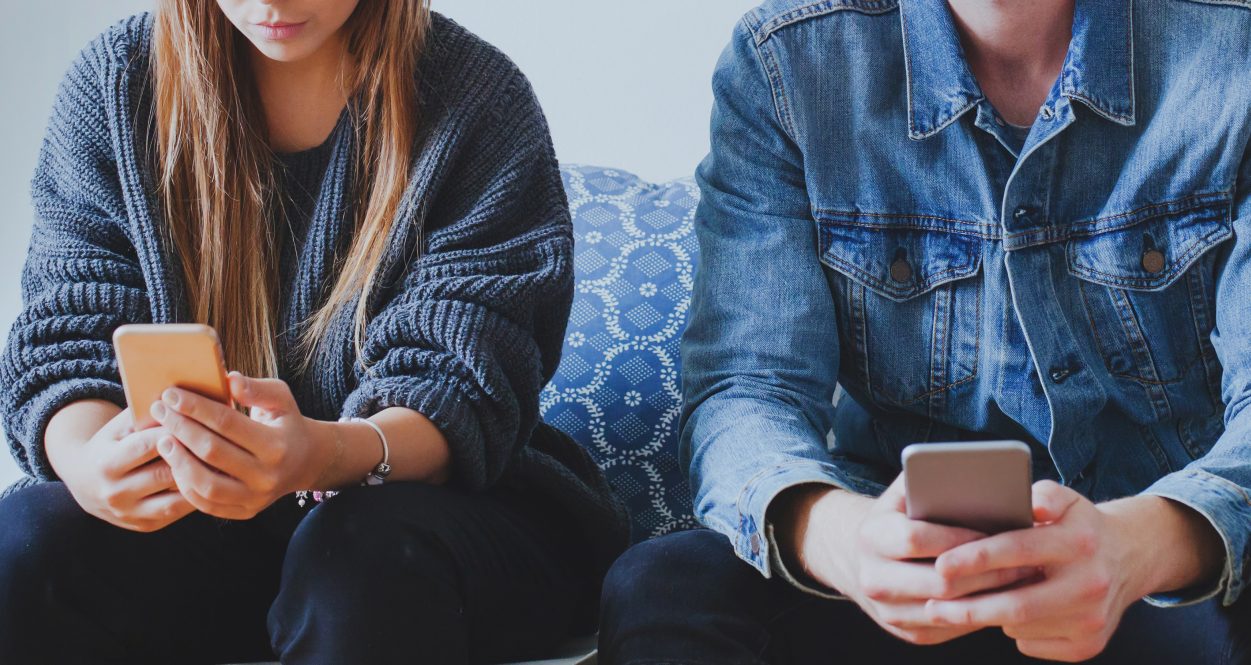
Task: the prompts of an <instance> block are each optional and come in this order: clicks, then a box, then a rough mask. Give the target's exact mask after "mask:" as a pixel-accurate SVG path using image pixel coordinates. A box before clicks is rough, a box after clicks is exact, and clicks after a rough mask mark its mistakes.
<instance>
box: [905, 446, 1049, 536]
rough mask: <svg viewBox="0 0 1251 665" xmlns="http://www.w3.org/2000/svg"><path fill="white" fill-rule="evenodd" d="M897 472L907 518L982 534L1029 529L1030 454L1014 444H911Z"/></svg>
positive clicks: (1032, 517) (1030, 513)
mask: <svg viewBox="0 0 1251 665" xmlns="http://www.w3.org/2000/svg"><path fill="white" fill-rule="evenodd" d="M903 469H904V470H903V473H904V489H905V493H906V495H907V496H906V501H907V510H908V517H909V518H911V519H914V520H924V521H926V522H935V523H938V524H947V525H950V526H962V527H966V528H969V529H974V530H976V531H981V532H983V533H988V534H989V533H999V532H1001V531H1011V530H1012V529H1024V528H1028V527H1031V526H1033V525H1034V511H1033V502H1032V501H1031V500H1030V494H1031V488H1030V475H1031V474H1030V450H1029V446H1027V445H1025V444H1024V443H1022V442H1020V441H978V442H975V443H914V444H912V445H910V446H908V447H907V448H904V451H903Z"/></svg>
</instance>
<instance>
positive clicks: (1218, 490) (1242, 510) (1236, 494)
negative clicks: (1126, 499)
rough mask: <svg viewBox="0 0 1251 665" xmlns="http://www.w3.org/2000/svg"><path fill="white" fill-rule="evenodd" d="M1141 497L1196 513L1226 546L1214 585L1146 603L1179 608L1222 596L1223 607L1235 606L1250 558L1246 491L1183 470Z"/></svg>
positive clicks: (1209, 475)
mask: <svg viewBox="0 0 1251 665" xmlns="http://www.w3.org/2000/svg"><path fill="white" fill-rule="evenodd" d="M1142 493H1143V494H1147V495H1152V496H1159V497H1163V498H1166V499H1171V500H1173V501H1176V502H1178V503H1180V504H1182V505H1184V506H1187V507H1189V508H1191V509H1192V510H1194V511H1195V512H1197V513H1199V514H1200V515H1202V516H1203V517H1204V518H1205V519H1206V520H1207V521H1208V523H1210V524H1211V525H1212V528H1214V529H1216V532H1217V533H1218V534H1220V537H1221V541H1222V543H1223V544H1224V546H1225V567H1224V570H1223V571H1222V572H1221V575H1220V578H1219V579H1218V580H1217V581H1216V583H1215V584H1212V585H1206V586H1201V587H1195V588H1191V589H1182V590H1180V591H1177V592H1172V593H1159V594H1152V595H1150V596H1147V597H1146V598H1145V600H1146V601H1147V602H1148V603H1150V604H1152V605H1155V606H1157V607H1181V606H1185V605H1194V604H1196V603H1202V602H1204V601H1206V600H1210V599H1212V598H1215V597H1217V596H1221V603H1222V604H1223V605H1226V606H1229V605H1232V604H1234V601H1236V600H1238V596H1239V595H1240V594H1241V593H1242V588H1243V573H1244V570H1245V566H1246V560H1247V559H1246V558H1247V556H1248V555H1249V554H1251V553H1249V552H1248V551H1247V546H1246V542H1247V533H1248V530H1249V529H1251V503H1248V500H1247V494H1246V491H1245V490H1244V489H1243V488H1242V487H1240V486H1238V485H1236V484H1234V483H1233V482H1232V481H1229V480H1226V479H1225V478H1222V477H1220V476H1217V475H1215V474H1212V473H1208V472H1206V471H1201V470H1197V469H1186V470H1182V471H1178V472H1176V473H1171V474H1169V475H1167V476H1164V477H1163V478H1161V479H1159V480H1158V481H1156V482H1155V483H1154V484H1153V485H1151V486H1150V487H1148V488H1147V489H1146V490H1144V491H1143V492H1142ZM1222 591H1223V592H1224V594H1223V595H1222Z"/></svg>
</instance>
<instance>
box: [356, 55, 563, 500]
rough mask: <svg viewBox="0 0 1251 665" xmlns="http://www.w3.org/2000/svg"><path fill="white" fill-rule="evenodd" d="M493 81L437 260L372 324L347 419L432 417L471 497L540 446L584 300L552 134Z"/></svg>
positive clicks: (431, 240)
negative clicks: (577, 305) (389, 413)
mask: <svg viewBox="0 0 1251 665" xmlns="http://www.w3.org/2000/svg"><path fill="white" fill-rule="evenodd" d="M477 64H478V65H480V66H485V65H489V64H490V62H489V61H488V62H487V63H477ZM492 74H493V75H497V74H498V75H499V76H503V77H505V80H504V81H503V82H502V84H501V85H499V86H498V87H496V89H495V91H494V92H493V93H491V94H490V99H487V100H483V101H482V104H481V109H480V110H477V111H474V110H472V109H471V110H470V111H469V113H470V115H473V116H476V117H475V119H474V120H473V121H472V122H471V124H469V125H467V126H465V127H464V128H463V129H464V133H463V134H462V139H463V142H462V143H461V144H460V145H458V147H457V148H456V149H455V153H456V154H455V155H454V156H453V157H451V161H450V163H449V164H448V165H447V166H449V167H450V168H448V169H447V175H446V177H445V178H443V179H442V183H443V185H442V187H441V188H440V190H439V192H438V194H437V196H436V200H435V201H434V202H433V203H432V204H431V206H430V208H429V212H428V214H427V215H426V218H425V222H424V234H425V243H424V251H422V252H420V253H419V255H418V257H417V258H416V259H414V260H413V261H412V263H411V264H410V265H409V266H408V267H407V270H406V272H405V274H404V275H405V276H404V278H403V283H402V286H401V288H400V289H399V291H398V293H397V294H396V295H395V296H394V297H393V298H392V299H391V300H390V302H389V303H388V304H387V305H386V306H385V307H384V308H383V309H382V310H381V312H380V313H379V314H378V315H377V316H375V317H374V318H373V319H372V321H371V322H370V324H369V326H368V328H367V330H366V332H367V335H366V337H367V341H366V347H365V353H364V355H365V358H364V359H365V361H366V363H367V364H368V366H369V369H368V371H361V372H360V373H359V374H358V380H359V384H358V386H357V387H356V389H355V390H354V392H353V393H352V394H351V395H350V396H349V397H348V399H347V402H346V404H345V406H344V412H345V414H347V415H367V414H370V413H374V412H377V411H379V410H381V409H384V408H387V407H391V406H402V407H407V408H411V409H413V410H415V411H417V412H419V413H421V414H423V415H425V416H426V417H427V418H429V419H431V420H432V421H433V422H434V424H435V425H437V426H438V427H439V429H440V430H441V431H442V433H443V434H444V436H445V437H446V438H447V440H448V442H449V444H450V446H451V450H452V458H453V459H452V464H453V470H452V472H453V478H454V481H455V482H457V483H458V484H462V485H463V486H465V487H468V488H471V489H483V488H486V487H490V486H491V485H493V484H494V483H495V482H496V481H497V480H498V479H499V478H500V476H501V475H502V474H503V473H504V472H505V471H506V470H507V468H508V465H509V463H510V462H511V461H512V460H513V459H514V458H515V456H516V455H517V454H518V452H519V451H520V450H521V449H522V447H523V446H525V445H526V443H527V442H528V441H529V439H530V437H531V434H532V432H533V431H534V428H535V426H536V424H537V423H538V421H539V408H538V406H539V392H540V390H541V389H542V387H543V385H544V384H546V383H547V381H548V380H549V379H550V378H551V375H552V373H553V372H554V371H555V368H556V364H557V362H558V361H559V355H560V348H561V339H562V337H563V336H564V331H565V324H566V320H567V318H568V313H569V307H570V303H571V301H572V297H573V263H572V261H573V254H572V252H573V240H572V226H571V223H570V219H569V211H568V202H567V200H566V198H565V194H564V189H563V187H562V186H561V181H560V174H559V171H558V168H557V163H556V159H555V155H554V153H553V151H552V147H551V138H550V136H549V134H548V129H547V124H546V121H545V120H544V118H543V115H542V112H541V111H540V110H539V107H538V104H537V102H536V100H535V98H534V94H533V92H532V91H531V89H530V86H529V84H528V82H527V81H526V80H525V79H524V78H523V77H522V76H521V75H520V73H518V72H516V71H515V69H512V68H507V69H504V71H502V72H499V71H498V70H496V71H493V72H492ZM430 152H431V151H427V153H428V154H430ZM434 152H437V151H434ZM419 168H420V167H419Z"/></svg>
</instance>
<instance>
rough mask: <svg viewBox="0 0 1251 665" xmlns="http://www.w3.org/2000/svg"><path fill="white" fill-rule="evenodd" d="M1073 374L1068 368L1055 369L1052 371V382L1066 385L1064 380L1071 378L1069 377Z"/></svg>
mask: <svg viewBox="0 0 1251 665" xmlns="http://www.w3.org/2000/svg"><path fill="white" fill-rule="evenodd" d="M1072 373H1073V371H1072V370H1070V369H1069V368H1067V367H1053V368H1052V369H1051V380H1052V381H1054V382H1056V383H1064V380H1065V379H1067V378H1069V375H1070V374H1072Z"/></svg>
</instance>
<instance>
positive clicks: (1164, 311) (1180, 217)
mask: <svg viewBox="0 0 1251 665" xmlns="http://www.w3.org/2000/svg"><path fill="white" fill-rule="evenodd" d="M1079 230H1080V229H1079ZM1232 236H1233V229H1232V227H1231V224H1230V207H1229V202H1228V201H1227V200H1224V199H1218V200H1215V201H1213V200H1212V199H1211V198H1210V197H1209V198H1207V199H1198V200H1196V201H1192V202H1190V203H1186V204H1182V205H1180V206H1176V207H1172V208H1171V209H1168V210H1166V211H1165V212H1159V213H1155V214H1149V215H1145V216H1143V217H1142V218H1140V219H1131V220H1128V221H1127V223H1126V224H1124V225H1116V226H1113V227H1112V228H1110V229H1109V230H1103V231H1093V232H1092V233H1091V235H1088V236H1084V237H1080V236H1079V237H1076V238H1073V239H1071V240H1070V241H1069V243H1068V248H1067V252H1066V258H1067V262H1068V271H1069V274H1071V275H1072V276H1074V277H1077V278H1078V279H1077V287H1078V289H1079V290H1080V294H1081V301H1082V304H1083V305H1084V307H1085V309H1086V315H1087V317H1086V318H1087V321H1088V323H1089V325H1090V331H1091V335H1092V336H1093V338H1094V341H1095V344H1096V346H1097V347H1098V349H1099V353H1100V355H1101V356H1102V358H1103V360H1104V362H1105V363H1106V365H1107V370H1108V371H1109V372H1110V373H1111V374H1112V375H1113V376H1114V377H1116V378H1118V379H1122V380H1126V381H1130V382H1133V383H1137V384H1139V385H1141V386H1143V387H1146V388H1147V389H1148V392H1149V393H1153V394H1154V395H1153V397H1154V401H1157V402H1158V403H1159V404H1161V405H1167V404H1168V400H1167V398H1166V396H1165V394H1164V389H1165V388H1166V387H1167V386H1169V385H1171V384H1176V383H1180V382H1182V381H1183V380H1184V379H1186V378H1187V376H1188V375H1189V374H1190V372H1191V370H1192V369H1199V368H1203V367H1206V368H1207V369H1208V375H1209V376H1208V381H1209V383H1210V384H1212V385H1210V386H1209V388H1210V389H1213V390H1219V388H1218V387H1217V386H1216V385H1215V383H1216V382H1217V381H1218V380H1219V377H1218V376H1216V375H1217V374H1218V373H1219V371H1218V370H1216V369H1213V368H1215V367H1216V366H1217V361H1216V358H1215V350H1214V349H1213V348H1212V345H1211V341H1210V340H1209V335H1210V334H1211V332H1212V328H1213V326H1214V324H1215V315H1216V311H1215V310H1216V302H1215V298H1216V285H1215V282H1216V262H1217V254H1218V252H1217V251H1214V250H1215V249H1216V248H1217V247H1218V246H1220V245H1221V244H1222V243H1224V242H1225V241H1226V240H1228V239H1230V238H1231V237H1232ZM1162 415H1164V414H1162Z"/></svg>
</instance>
